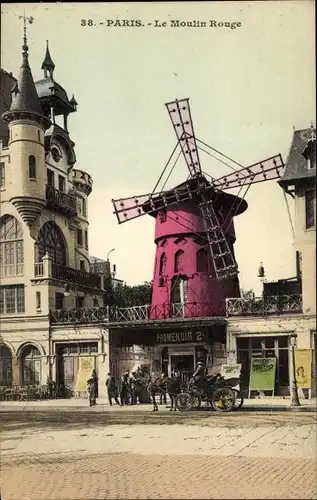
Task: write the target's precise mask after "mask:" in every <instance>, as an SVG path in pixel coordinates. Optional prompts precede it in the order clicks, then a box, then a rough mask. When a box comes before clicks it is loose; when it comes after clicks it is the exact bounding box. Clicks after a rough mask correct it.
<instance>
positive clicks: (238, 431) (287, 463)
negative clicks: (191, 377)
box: [1, 413, 317, 500]
mask: <svg viewBox="0 0 317 500" xmlns="http://www.w3.org/2000/svg"><path fill="white" fill-rule="evenodd" d="M10 415H11V422H10V423H9V417H5V414H3V413H2V414H1V417H3V416H4V417H5V418H4V423H3V424H2V435H1V448H2V449H1V499H2V500H23V499H29V500H82V499H85V500H88V499H98V500H99V499H105V498H107V499H123V500H125V499H134V498H135V499H161V498H166V499H184V498H188V499H191V498H192V499H196V498H197V499H198V498H200V499H204V498H205V499H221V498H230V499H240V498H241V499H242V498H250V499H253V498H254V499H261V498H264V499H266V498H279V499H284V498H285V499H286V498H290V499H293V498H301V499H306V498H307V499H317V478H316V472H315V466H316V416H315V415H312V414H310V415H306V414H305V415H303V414H295V415H294V414H292V415H289V414H287V415H285V414H282V415H274V416H272V415H268V416H267V417H268V420H265V417H264V416H262V417H261V416H258V418H257V419H256V418H254V417H255V415H254V414H253V415H252V418H247V417H248V415H243V414H241V416H239V417H237V418H235V420H230V417H231V415H230V416H229V415H228V416H227V415H220V416H219V415H210V416H208V417H203V418H201V420H199V419H198V418H197V417H195V418H192V417H190V416H189V415H188V417H187V421H186V420H185V417H184V416H182V418H183V419H184V420H183V421H181V420H178V421H177V420H176V419H174V418H173V416H170V417H169V418H168V421H167V420H166V418H163V415H162V417H161V418H162V421H161V422H160V423H159V421H158V420H156V423H155V424H154V420H152V418H153V415H152V414H151V415H149V417H148V418H149V421H147V425H144V421H143V422H138V421H136V420H137V419H135V420H134V425H133V424H132V423H131V422H132V421H126V422H125V425H123V424H122V423H121V424H118V420H117V419H116V418H114V421H111V419H108V420H107V423H105V424H104V425H101V421H98V422H97V421H90V422H89V415H88V416H84V415H81V417H82V418H83V417H84V421H83V422H81V424H79V422H78V421H77V417H75V416H74V418H75V422H73V423H72V422H71V416H70V415H69V414H68V416H67V421H66V422H63V423H62V422H59V425H60V427H58V426H57V425H54V422H52V421H51V423H50V422H49V421H48V420H47V417H46V421H45V422H44V421H43V422H41V421H40V415H38V417H37V418H38V421H37V422H32V421H31V422H29V421H28V419H29V415H28V414H27V415H25V420H26V422H22V421H21V418H19V419H18V420H17V421H15V416H14V415H13V414H12V413H11V414H10ZM127 416H128V415H127ZM122 417H123V415H122V416H121V419H122ZM54 418H56V415H54V414H52V419H54ZM99 418H100V419H102V418H104V416H103V415H99ZM144 418H145V417H142V419H144ZM86 419H87V421H86ZM228 419H229V420H228ZM123 420H125V419H123ZM202 422H204V425H201V423H202ZM207 422H208V423H207ZM109 424H110V425H109ZM188 424H191V425H188Z"/></svg>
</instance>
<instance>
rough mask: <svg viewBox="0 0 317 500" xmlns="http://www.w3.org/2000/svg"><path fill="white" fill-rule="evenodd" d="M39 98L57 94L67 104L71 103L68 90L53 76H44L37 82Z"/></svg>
mask: <svg viewBox="0 0 317 500" xmlns="http://www.w3.org/2000/svg"><path fill="white" fill-rule="evenodd" d="M35 86H36V90H37V93H38V96H39V98H40V99H41V98H43V97H52V96H56V97H58V98H59V99H60V100H61V101H63V102H64V103H65V104H69V100H68V97H67V93H66V90H64V89H63V87H62V86H61V85H59V83H56V82H55V81H54V80H53V79H52V78H50V77H48V78H43V79H42V80H38V81H37V82H36V83H35Z"/></svg>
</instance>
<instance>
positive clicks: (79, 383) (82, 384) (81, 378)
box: [75, 356, 95, 392]
mask: <svg viewBox="0 0 317 500" xmlns="http://www.w3.org/2000/svg"><path fill="white" fill-rule="evenodd" d="M94 367H95V364H94V357H93V356H85V357H82V358H79V367H78V372H77V379H76V385H75V392H85V391H86V389H87V380H88V379H89V378H90V375H91V372H92V370H93V369H94Z"/></svg>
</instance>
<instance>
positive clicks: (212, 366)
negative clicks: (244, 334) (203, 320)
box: [111, 324, 226, 382]
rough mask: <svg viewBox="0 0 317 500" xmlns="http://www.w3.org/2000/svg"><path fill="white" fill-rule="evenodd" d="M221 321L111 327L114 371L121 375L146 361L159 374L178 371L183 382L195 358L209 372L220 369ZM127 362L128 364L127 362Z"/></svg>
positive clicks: (223, 358) (222, 354)
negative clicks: (216, 322) (144, 326)
mask: <svg viewBox="0 0 317 500" xmlns="http://www.w3.org/2000/svg"><path fill="white" fill-rule="evenodd" d="M225 337H226V331H225V326H224V325H215V326H206V325H203V326H192V327H184V325H183V324H179V325H173V327H171V328H164V329H163V328H160V329H158V328H156V329H147V330H142V329H140V328H138V329H134V330H129V331H127V330H125V331H122V332H121V331H114V332H113V333H112V334H111V338H112V341H111V360H112V366H113V373H114V374H116V376H120V375H121V374H122V373H123V371H124V370H125V369H130V370H131V369H132V368H131V367H132V365H133V366H137V365H147V366H148V369H149V371H151V372H154V373H155V375H157V376H159V375H160V374H161V373H164V374H165V376H172V375H173V374H174V373H175V372H178V373H180V374H181V377H182V379H183V380H184V382H188V381H189V379H190V378H191V376H192V374H193V372H194V370H195V368H196V366H197V363H198V361H201V362H202V363H203V364H204V366H206V367H207V369H208V371H209V372H213V371H215V370H216V371H219V366H220V365H221V364H222V363H225V362H226V351H225ZM128 365H129V366H128Z"/></svg>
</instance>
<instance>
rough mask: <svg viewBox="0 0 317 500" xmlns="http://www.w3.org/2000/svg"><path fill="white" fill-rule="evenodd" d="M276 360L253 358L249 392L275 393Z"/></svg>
mask: <svg viewBox="0 0 317 500" xmlns="http://www.w3.org/2000/svg"><path fill="white" fill-rule="evenodd" d="M275 372H276V358H252V361H251V369H250V384H249V391H273V392H274V387H275Z"/></svg>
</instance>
